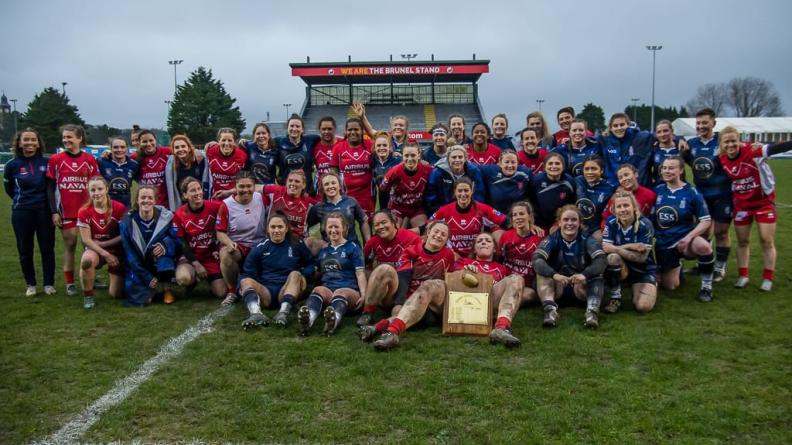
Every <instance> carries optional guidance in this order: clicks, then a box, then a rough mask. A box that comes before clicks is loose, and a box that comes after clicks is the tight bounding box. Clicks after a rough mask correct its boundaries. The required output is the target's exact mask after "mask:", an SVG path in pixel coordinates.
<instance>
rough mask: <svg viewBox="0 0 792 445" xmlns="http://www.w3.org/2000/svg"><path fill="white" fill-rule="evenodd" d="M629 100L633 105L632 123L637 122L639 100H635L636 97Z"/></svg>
mask: <svg viewBox="0 0 792 445" xmlns="http://www.w3.org/2000/svg"><path fill="white" fill-rule="evenodd" d="M630 100H631V101H632V103H633V122H635V121H636V120H638V117H637V116H638V101H639V100H641V99H640V98H637V97H633V98H632V99H630Z"/></svg>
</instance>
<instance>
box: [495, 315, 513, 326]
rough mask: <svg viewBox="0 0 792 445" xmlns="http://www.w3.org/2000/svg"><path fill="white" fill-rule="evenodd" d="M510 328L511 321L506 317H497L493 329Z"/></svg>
mask: <svg viewBox="0 0 792 445" xmlns="http://www.w3.org/2000/svg"><path fill="white" fill-rule="evenodd" d="M510 327H511V320H509V319H508V318H506V317H498V319H497V320H496V321H495V329H509V328H510Z"/></svg>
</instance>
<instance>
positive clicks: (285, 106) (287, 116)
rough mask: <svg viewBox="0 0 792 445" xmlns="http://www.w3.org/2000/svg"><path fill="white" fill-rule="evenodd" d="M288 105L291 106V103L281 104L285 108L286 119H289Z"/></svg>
mask: <svg viewBox="0 0 792 445" xmlns="http://www.w3.org/2000/svg"><path fill="white" fill-rule="evenodd" d="M290 106H292V104H283V107H284V108H286V120H289V107H290Z"/></svg>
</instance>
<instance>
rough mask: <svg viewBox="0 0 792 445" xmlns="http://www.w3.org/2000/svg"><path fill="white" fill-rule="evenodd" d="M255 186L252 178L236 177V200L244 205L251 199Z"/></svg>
mask: <svg viewBox="0 0 792 445" xmlns="http://www.w3.org/2000/svg"><path fill="white" fill-rule="evenodd" d="M255 187H256V181H254V180H253V178H242V179H237V182H236V196H235V197H234V199H236V202H238V203H240V204H242V205H246V204H249V203H250V201H252V200H253V191H254V189H255Z"/></svg>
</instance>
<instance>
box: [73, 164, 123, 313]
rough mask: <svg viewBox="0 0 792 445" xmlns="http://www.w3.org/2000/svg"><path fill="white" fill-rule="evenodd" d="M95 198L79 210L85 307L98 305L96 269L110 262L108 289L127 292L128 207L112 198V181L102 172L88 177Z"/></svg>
mask: <svg viewBox="0 0 792 445" xmlns="http://www.w3.org/2000/svg"><path fill="white" fill-rule="evenodd" d="M88 194H89V195H90V197H91V200H90V201H89V202H88V203H87V204H86V205H84V206H83V207H82V208H81V209H80V211H79V212H77V227H79V229H80V239H81V240H82V243H83V246H85V250H84V251H83V254H82V258H81V259H80V284H81V285H82V288H83V307H84V308H85V309H91V308H93V307H94V304H95V302H94V294H93V291H94V284H95V281H96V271H97V270H98V269H100V268H101V267H102V266H103V265H105V264H107V270H108V272H109V273H110V286H109V288H108V293H109V294H110V296H111V297H113V298H119V297H120V296H121V294H122V293H123V287H122V286H123V272H124V267H123V261H122V260H123V257H122V255H121V254H122V252H121V230H120V228H119V224H120V223H121V220H122V219H123V218H124V215H125V213H126V210H127V209H126V207H125V206H124V205H123V204H121V203H120V202H118V201H113V200H111V199H110V194H109V191H108V183H107V180H105V179H104V178H103V177H101V176H94V177H93V178H91V179H90V180H89V181H88Z"/></svg>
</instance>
